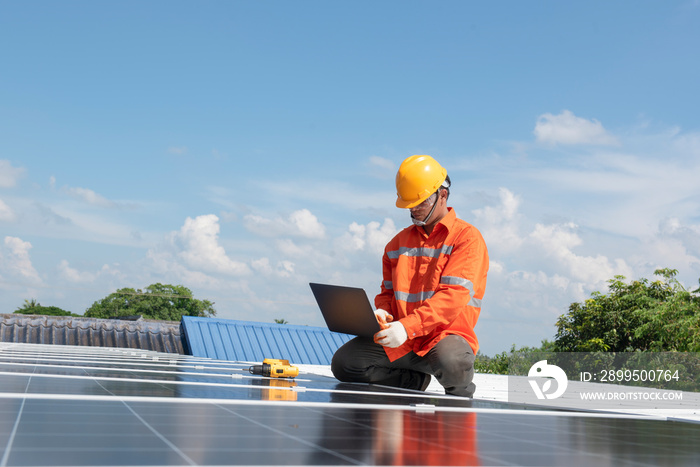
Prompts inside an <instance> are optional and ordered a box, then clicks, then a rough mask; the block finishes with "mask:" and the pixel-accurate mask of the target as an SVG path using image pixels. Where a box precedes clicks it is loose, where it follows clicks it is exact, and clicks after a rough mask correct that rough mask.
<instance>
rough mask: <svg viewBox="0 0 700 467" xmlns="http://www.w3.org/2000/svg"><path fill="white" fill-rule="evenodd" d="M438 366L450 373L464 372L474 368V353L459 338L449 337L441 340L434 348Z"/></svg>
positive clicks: (463, 340)
mask: <svg viewBox="0 0 700 467" xmlns="http://www.w3.org/2000/svg"><path fill="white" fill-rule="evenodd" d="M435 350H436V358H437V360H438V362H439V365H440V366H441V367H443V368H446V369H449V370H450V371H464V370H470V369H472V368H474V359H475V357H474V351H473V350H472V348H471V346H470V345H469V343H468V342H467V341H466V340H465V339H464V338H463V337H461V336H456V335H451V336H447V337H445V338H444V339H443V340H441V341H440V342H439V343H438V344H437V346H436V348H435Z"/></svg>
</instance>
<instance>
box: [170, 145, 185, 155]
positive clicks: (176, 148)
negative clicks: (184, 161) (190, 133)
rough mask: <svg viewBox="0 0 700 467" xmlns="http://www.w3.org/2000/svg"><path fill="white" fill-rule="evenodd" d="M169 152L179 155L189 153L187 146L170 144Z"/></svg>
mask: <svg viewBox="0 0 700 467" xmlns="http://www.w3.org/2000/svg"><path fill="white" fill-rule="evenodd" d="M168 152H169V153H170V154H177V155H178V156H181V155H183V154H187V148H186V147H185V146H170V147H169V148H168Z"/></svg>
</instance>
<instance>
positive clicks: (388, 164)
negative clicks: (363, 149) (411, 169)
mask: <svg viewBox="0 0 700 467" xmlns="http://www.w3.org/2000/svg"><path fill="white" fill-rule="evenodd" d="M369 163H370V164H371V165H373V166H376V167H381V168H382V169H386V170H395V169H396V164H394V162H393V161H391V160H389V159H385V158H384V157H379V156H370V158H369Z"/></svg>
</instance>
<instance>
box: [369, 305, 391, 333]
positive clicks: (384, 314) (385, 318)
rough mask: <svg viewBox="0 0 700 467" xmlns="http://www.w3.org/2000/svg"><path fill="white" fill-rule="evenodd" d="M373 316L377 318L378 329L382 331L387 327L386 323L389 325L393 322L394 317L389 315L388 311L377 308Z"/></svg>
mask: <svg viewBox="0 0 700 467" xmlns="http://www.w3.org/2000/svg"><path fill="white" fill-rule="evenodd" d="M374 316H376V317H377V321H379V327H380V328H382V329H386V328H388V327H389V325H388V324H387V323H391V322H392V321H394V317H393V316H392V315H391V313H389V312H388V311H386V310H384V309H382V308H377V309H376V310H374Z"/></svg>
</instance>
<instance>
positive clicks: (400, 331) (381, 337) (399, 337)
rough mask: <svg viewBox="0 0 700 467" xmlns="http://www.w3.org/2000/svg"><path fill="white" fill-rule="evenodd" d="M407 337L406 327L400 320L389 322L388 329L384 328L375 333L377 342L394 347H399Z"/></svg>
mask: <svg viewBox="0 0 700 467" xmlns="http://www.w3.org/2000/svg"><path fill="white" fill-rule="evenodd" d="M406 339H408V334H406V328H404V327H403V324H401V323H400V322H399V321H396V322H395V323H389V324H388V325H387V328H386V329H382V330H381V331H379V332H378V333H376V334H375V335H374V342H375V343H377V344H379V345H383V346H384V347H389V348H392V349H395V348H396V347H399V346H400V345H401V344H403V343H404V342H406Z"/></svg>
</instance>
